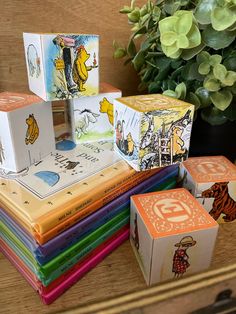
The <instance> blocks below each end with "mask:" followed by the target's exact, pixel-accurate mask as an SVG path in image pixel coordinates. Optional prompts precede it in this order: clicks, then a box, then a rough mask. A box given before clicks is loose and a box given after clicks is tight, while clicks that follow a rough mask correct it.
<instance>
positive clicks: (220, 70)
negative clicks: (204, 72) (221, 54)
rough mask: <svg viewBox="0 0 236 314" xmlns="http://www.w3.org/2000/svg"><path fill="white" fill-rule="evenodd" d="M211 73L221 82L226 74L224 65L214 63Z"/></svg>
mask: <svg viewBox="0 0 236 314" xmlns="http://www.w3.org/2000/svg"><path fill="white" fill-rule="evenodd" d="M213 74H214V76H215V78H217V79H218V80H219V81H221V82H222V81H223V80H224V78H225V77H226V74H227V70H226V67H225V66H224V65H223V64H217V65H215V66H214V68H213Z"/></svg>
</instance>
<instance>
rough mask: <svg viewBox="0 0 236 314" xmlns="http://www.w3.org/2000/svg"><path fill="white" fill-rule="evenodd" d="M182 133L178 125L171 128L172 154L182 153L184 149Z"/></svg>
mask: <svg viewBox="0 0 236 314" xmlns="http://www.w3.org/2000/svg"><path fill="white" fill-rule="evenodd" d="M182 134H183V130H182V129H181V128H179V127H175V128H174V129H173V155H179V154H184V153H185V149H184V148H183V147H184V141H183V140H182V138H181V136H182Z"/></svg>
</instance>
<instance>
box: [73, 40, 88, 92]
mask: <svg viewBox="0 0 236 314" xmlns="http://www.w3.org/2000/svg"><path fill="white" fill-rule="evenodd" d="M89 57H90V54H89V53H87V51H86V49H85V48H84V46H79V47H78V48H77V56H76V58H75V61H74V65H73V80H74V82H75V83H76V84H77V85H78V90H79V91H80V92H83V91H85V90H86V88H84V84H85V82H86V81H87V79H88V71H91V70H92V66H87V65H86V64H85V62H86V61H87V60H88V59H89Z"/></svg>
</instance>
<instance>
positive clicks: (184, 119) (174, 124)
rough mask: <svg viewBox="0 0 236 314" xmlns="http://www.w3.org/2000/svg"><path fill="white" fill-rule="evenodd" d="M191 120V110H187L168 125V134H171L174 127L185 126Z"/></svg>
mask: <svg viewBox="0 0 236 314" xmlns="http://www.w3.org/2000/svg"><path fill="white" fill-rule="evenodd" d="M191 122H192V118H191V110H187V112H186V113H185V115H184V116H183V117H181V118H180V119H178V120H176V121H173V122H172V123H171V125H170V127H169V131H168V135H169V136H171V133H172V131H173V129H174V128H176V127H180V128H186V127H187V125H188V124H189V123H191Z"/></svg>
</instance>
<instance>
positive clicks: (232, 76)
mask: <svg viewBox="0 0 236 314" xmlns="http://www.w3.org/2000/svg"><path fill="white" fill-rule="evenodd" d="M235 82H236V72H233V71H228V72H227V74H226V76H225V78H224V79H223V80H222V83H223V84H225V85H226V86H233V85H234V83H235Z"/></svg>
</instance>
